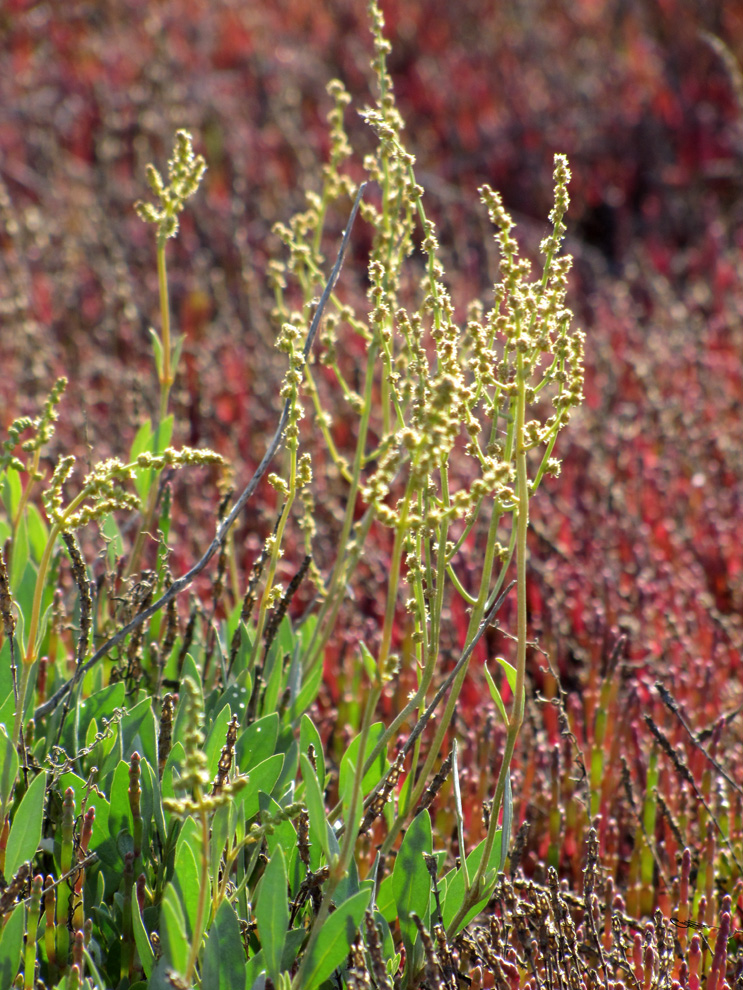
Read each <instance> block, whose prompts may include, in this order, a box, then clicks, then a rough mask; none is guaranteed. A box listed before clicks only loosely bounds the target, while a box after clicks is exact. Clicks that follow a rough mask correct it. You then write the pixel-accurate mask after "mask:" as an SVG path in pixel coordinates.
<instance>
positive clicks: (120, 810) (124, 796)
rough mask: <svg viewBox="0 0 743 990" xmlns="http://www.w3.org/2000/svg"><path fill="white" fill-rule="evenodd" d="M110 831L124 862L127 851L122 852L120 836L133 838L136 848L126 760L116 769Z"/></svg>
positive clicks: (109, 817) (109, 821) (110, 812)
mask: <svg viewBox="0 0 743 990" xmlns="http://www.w3.org/2000/svg"><path fill="white" fill-rule="evenodd" d="M143 817H144V815H143ZM108 831H109V835H110V836H111V838H112V839H113V841H114V845H115V846H116V848H117V850H118V851H119V854H120V856H121V858H122V860H123V858H124V853H125V852H126V851H127V849H124V850H123V851H122V847H121V845H120V836H121V833H122V832H125V833H126V834H127V835H128V836H130V837H131V839H132V848H134V846H133V841H134V840H133V836H134V818H133V816H132V809H131V805H130V803H129V764H128V763H127V762H126V761H125V760H122V761H121V762H120V763H119V765H118V766H117V767H116V770H115V771H114V776H113V781H112V783H111V806H110V808H109V813H108ZM143 833H144V829H143Z"/></svg>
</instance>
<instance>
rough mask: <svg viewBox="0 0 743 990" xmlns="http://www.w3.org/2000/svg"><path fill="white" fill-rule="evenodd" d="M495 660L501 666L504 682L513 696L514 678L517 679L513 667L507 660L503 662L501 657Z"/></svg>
mask: <svg viewBox="0 0 743 990" xmlns="http://www.w3.org/2000/svg"><path fill="white" fill-rule="evenodd" d="M495 659H496V660H497V661H498V663H499V664H500V665H501V667H502V668H503V670H504V671H505V674H506V680H507V681H508V686H509V687H510V689H511V690H512V691H513V692H514V694H515V693H516V677H517V674H516V668H515V667H514V666H513V664H510V663H509V662H508V660H504V659H503V657H496V658H495Z"/></svg>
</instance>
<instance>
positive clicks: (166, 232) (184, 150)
mask: <svg viewBox="0 0 743 990" xmlns="http://www.w3.org/2000/svg"><path fill="white" fill-rule="evenodd" d="M146 171H147V181H148V183H149V185H150V188H151V189H152V191H153V193H154V194H155V197H156V199H157V201H158V205H157V206H155V205H153V204H152V203H145V202H144V201H142V200H139V201H138V202H136V203H135V204H134V209H135V210H136V211H137V216H138V217H139V218H140V220H144V221H145V222H146V223H154V224H156V225H157V236H158V240H159V241H160V242H164V241H165V240H167V238H169V237H175V235H176V234H177V233H178V214H179V213H180V212H181V211H182V210H183V208H184V206H185V204H186V200H187V199H189V198H190V197H191V196H193V194H194V193H195V192H196V190H197V189H198V188H199V184H200V182H201V180H202V178H203V175H204V172H205V171H206V162H205V161H204V159H203V157H202V156H201V155H194V153H193V138H192V137H191V135H190V134H189V132H188V131H184V130H180V131H178V132H177V133H176V136H175V149H174V151H173V157H172V158H171V159H170V161H169V162H168V179H169V183H168V185H167V186H166V185H165V182H164V181H163V177H162V176H161V175H160V173H159V171H158V170H157V169H156V168H155V166H154V165H152V164H149V165H148V166H147V170H146Z"/></svg>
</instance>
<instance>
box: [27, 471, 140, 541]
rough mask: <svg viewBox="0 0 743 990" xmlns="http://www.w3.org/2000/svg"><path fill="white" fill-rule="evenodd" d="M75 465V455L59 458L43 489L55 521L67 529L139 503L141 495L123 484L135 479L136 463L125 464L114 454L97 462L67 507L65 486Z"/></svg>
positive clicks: (50, 514)
mask: <svg viewBox="0 0 743 990" xmlns="http://www.w3.org/2000/svg"><path fill="white" fill-rule="evenodd" d="M74 465H75V458H74V457H72V456H67V457H62V458H60V460H59V462H58V464H57V466H56V468H55V469H54V473H53V474H52V477H51V478H50V480H49V485H48V487H47V489H46V491H45V492H43V493H42V496H41V497H42V500H43V502H44V508H45V509H46V513H47V516H48V517H49V519H50V520H51V521H52V522H54V523H57V524H58V525H59V526H61V527H62V528H64V529H66V530H75V529H79V528H80V527H81V526H85V525H86V524H87V523H89V522H91V521H93V520H95V519H102V518H103V517H104V516H107V515H108V514H109V513H111V512H113V511H114V510H115V509H136V508H137V507H138V506H139V499H138V497H137V496H136V495H135V494H134V493H132V492H127V491H125V490H124V489H123V488H122V487H121V485H122V484H123V483H124V482H127V481H132V479H133V477H134V467H133V465H131V464H123V463H122V462H121V461H120V460H118V458H115V457H113V458H109V459H108V460H106V461H101V462H100V463H99V464H96V465H95V467H94V468H93V470H92V471H91V472H90V474H88V475H87V476H86V478H85V480H84V481H83V487H82V489H81V491H80V494H79V495H77V496H76V497H75V499H74V501H73V502H72V503H71V504H70V506H68V507H67V508H66V509H65V508H64V507H63V486H64V484H65V482H66V481H67V479H68V478H69V476H70V474H71V473H72V469H73V467H74Z"/></svg>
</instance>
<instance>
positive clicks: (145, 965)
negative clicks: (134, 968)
mask: <svg viewBox="0 0 743 990" xmlns="http://www.w3.org/2000/svg"><path fill="white" fill-rule="evenodd" d="M132 930H133V932H134V943H135V945H136V946H137V952H138V953H139V959H140V962H141V963H142V969H143V970H144V975H145V976H146V977H147V978H148V979H149V977H150V974H151V973H152V970H153V969H154V968H155V953H154V952H153V951H152V945H151V944H150V940H149V937H148V935H147V929H146V928H145V926H144V922H143V921H142V915H141V914H140V911H139V904H138V902H137V898H136V897H132Z"/></svg>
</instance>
